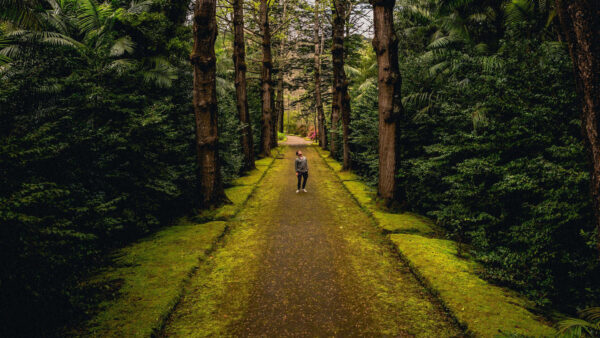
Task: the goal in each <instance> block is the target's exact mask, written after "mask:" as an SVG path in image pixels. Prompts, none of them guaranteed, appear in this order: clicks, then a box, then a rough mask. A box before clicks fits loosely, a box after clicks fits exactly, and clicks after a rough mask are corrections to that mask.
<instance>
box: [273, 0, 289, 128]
mask: <svg viewBox="0 0 600 338" xmlns="http://www.w3.org/2000/svg"><path fill="white" fill-rule="evenodd" d="M282 2H283V13H282V19H281V21H282V22H286V20H287V1H286V0H282ZM286 37H287V29H285V31H284V34H283V38H282V39H281V44H280V46H279V55H278V56H277V74H278V78H279V79H278V81H277V90H276V92H277V99H276V101H275V115H276V116H277V124H276V128H275V131H279V132H280V133H283V115H284V109H285V108H284V106H283V93H284V83H283V81H284V79H285V66H286V63H285V61H286V54H287V53H286V49H285V44H286Z"/></svg>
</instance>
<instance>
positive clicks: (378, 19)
mask: <svg viewBox="0 0 600 338" xmlns="http://www.w3.org/2000/svg"><path fill="white" fill-rule="evenodd" d="M395 3H396V1H395V0H371V4H372V5H373V24H374V28H375V36H374V38H373V48H374V49H375V52H376V53H377V66H378V84H379V95H378V107H379V183H378V189H377V193H378V195H379V196H380V197H382V198H384V199H385V200H387V201H388V202H390V201H401V202H403V201H402V199H403V198H404V196H402V194H401V193H400V185H399V184H398V170H399V169H400V146H401V145H400V119H401V118H402V113H403V108H402V96H401V93H400V90H401V88H402V79H401V77H400V70H399V67H398V37H397V36H396V32H395V31H394V4H395Z"/></svg>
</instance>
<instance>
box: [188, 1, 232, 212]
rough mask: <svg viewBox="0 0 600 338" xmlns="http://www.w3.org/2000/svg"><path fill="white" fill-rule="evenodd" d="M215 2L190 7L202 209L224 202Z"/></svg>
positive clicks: (196, 3)
mask: <svg viewBox="0 0 600 338" xmlns="http://www.w3.org/2000/svg"><path fill="white" fill-rule="evenodd" d="M216 8H217V1H216V0H196V2H195V4H194V19H193V20H194V28H193V29H194V49H193V52H192V55H191V57H190V60H191V62H192V65H193V67H194V113H195V116H196V152H197V155H198V157H197V158H198V170H199V176H198V181H199V189H200V201H201V202H202V207H203V208H207V207H210V206H215V205H219V204H220V203H222V202H223V201H224V200H226V196H225V192H224V190H223V182H222V179H221V171H220V163H219V151H218V142H219V133H218V115H217V85H216V61H217V58H216V56H215V48H214V46H215V40H216V38H217V21H216Z"/></svg>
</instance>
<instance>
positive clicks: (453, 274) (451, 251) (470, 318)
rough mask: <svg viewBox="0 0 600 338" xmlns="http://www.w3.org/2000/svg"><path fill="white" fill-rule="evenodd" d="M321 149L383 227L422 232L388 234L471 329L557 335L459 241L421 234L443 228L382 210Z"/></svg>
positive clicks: (489, 334)
mask: <svg viewBox="0 0 600 338" xmlns="http://www.w3.org/2000/svg"><path fill="white" fill-rule="evenodd" d="M318 152H319V154H320V155H321V156H322V157H323V159H324V160H325V161H326V162H327V164H328V165H329V166H330V167H331V168H333V169H334V172H335V173H336V175H337V176H338V177H339V178H340V179H341V180H342V181H343V184H344V186H345V187H346V188H347V189H348V190H349V191H350V193H351V194H352V195H353V196H354V197H355V199H356V200H357V201H358V203H359V204H360V205H361V206H362V207H363V208H365V209H367V210H368V211H369V212H370V213H371V214H372V215H373V217H374V218H375V220H376V221H377V223H378V224H379V226H381V227H382V228H383V229H384V231H387V232H392V233H397V232H402V233H409V232H414V233H418V234H419V235H416V234H393V235H391V236H390V237H391V240H392V241H393V243H394V244H395V245H396V246H397V248H398V250H399V252H400V253H401V254H402V256H403V257H404V259H405V260H406V261H407V262H408V263H409V264H410V265H411V267H412V269H413V271H414V272H415V273H416V274H418V275H419V276H420V277H421V279H422V280H423V282H424V283H426V284H428V285H429V287H430V288H431V289H432V291H434V292H435V293H436V294H437V295H438V297H439V299H440V300H441V301H442V302H443V303H444V304H445V305H446V306H447V308H448V310H449V311H450V312H451V313H452V314H453V315H454V316H455V317H456V318H457V320H458V321H459V322H461V324H462V325H464V326H465V327H467V328H468V330H469V331H470V332H472V333H473V334H475V335H476V336H483V337H493V336H496V335H498V334H501V333H514V334H520V335H526V336H551V335H553V334H554V332H555V330H554V329H553V328H552V327H550V326H549V325H547V324H546V323H543V322H542V321H541V319H540V318H537V317H536V316H535V315H533V314H532V313H531V312H529V311H528V310H527V308H528V307H532V305H533V304H531V303H530V302H529V301H527V300H526V299H524V298H523V297H521V296H519V295H518V294H517V293H515V292H514V291H511V290H508V289H505V288H501V287H498V286H494V285H491V284H489V283H488V282H486V281H485V280H483V279H481V278H479V277H478V275H477V271H478V270H479V267H478V265H477V264H476V263H475V262H473V261H471V260H463V259H459V258H458V257H457V256H456V253H457V252H456V243H454V242H452V241H449V240H442V239H433V238H427V237H423V236H421V235H426V236H430V235H433V234H435V233H438V232H440V231H441V230H440V229H438V228H437V227H436V226H435V225H434V224H433V223H432V222H431V221H429V220H427V219H426V218H425V217H422V216H419V215H414V214H411V213H403V214H393V213H389V212H386V211H384V210H381V209H379V208H378V207H377V205H376V203H374V199H373V198H374V196H375V192H374V191H372V190H371V189H370V188H369V187H368V186H366V185H365V184H364V183H361V182H359V181H354V180H348V179H347V177H348V176H344V175H347V174H344V173H343V172H339V171H338V170H336V169H335V168H339V167H341V166H340V165H339V163H337V162H335V163H334V160H333V159H330V158H328V157H327V156H328V155H327V152H326V151H323V150H320V149H318ZM336 163H337V165H336Z"/></svg>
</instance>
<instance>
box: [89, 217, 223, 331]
mask: <svg viewBox="0 0 600 338" xmlns="http://www.w3.org/2000/svg"><path fill="white" fill-rule="evenodd" d="M225 227H226V223H225V222H210V223H205V224H189V223H188V224H186V222H182V224H181V225H177V226H171V227H169V228H166V229H165V230H162V231H160V232H158V233H156V234H155V235H154V236H152V237H150V238H147V239H146V240H144V241H141V242H139V243H136V244H133V245H131V246H128V247H126V248H124V249H122V250H120V251H118V252H117V254H116V255H117V257H118V258H116V260H115V264H114V266H113V267H111V268H110V269H107V270H105V271H103V272H101V273H100V274H98V275H96V276H95V277H94V278H93V279H92V280H90V281H89V282H88V283H90V284H93V285H99V286H101V285H105V286H106V287H107V288H108V287H111V285H113V284H115V283H118V284H120V285H121V287H120V289H119V290H118V295H117V296H118V297H117V298H115V299H112V300H108V301H105V302H103V303H102V304H101V306H100V308H101V311H100V312H99V313H98V314H97V315H96V316H95V317H94V318H93V319H92V320H91V321H90V323H89V332H88V334H89V335H92V336H112V337H142V336H143V337H148V336H150V335H151V334H152V333H153V332H154V331H155V330H157V329H159V328H160V326H161V325H162V323H163V320H164V318H165V316H167V315H168V313H169V311H170V309H171V308H172V307H173V306H174V305H175V303H176V302H177V301H178V299H179V297H180V292H181V289H182V283H184V281H185V280H186V277H188V276H189V275H190V273H191V272H192V271H193V270H194V269H195V268H197V267H198V264H199V260H200V259H203V258H204V257H205V254H206V252H207V251H209V250H210V249H211V248H212V247H213V245H214V243H215V242H216V240H217V238H219V236H221V234H222V233H223V232H224V230H225Z"/></svg>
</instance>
